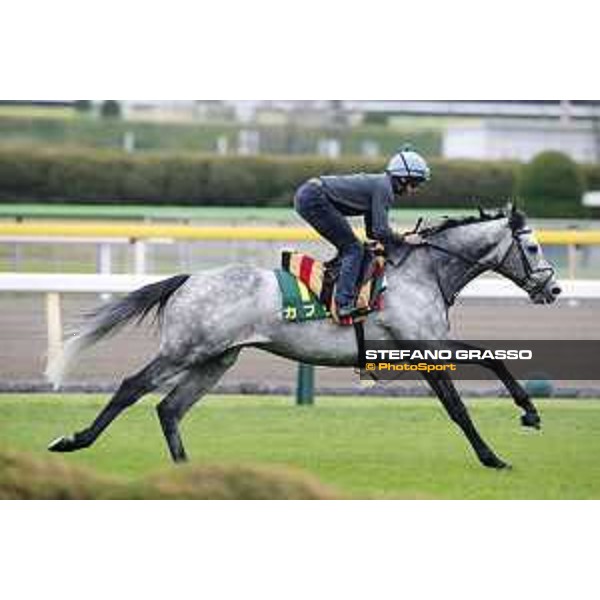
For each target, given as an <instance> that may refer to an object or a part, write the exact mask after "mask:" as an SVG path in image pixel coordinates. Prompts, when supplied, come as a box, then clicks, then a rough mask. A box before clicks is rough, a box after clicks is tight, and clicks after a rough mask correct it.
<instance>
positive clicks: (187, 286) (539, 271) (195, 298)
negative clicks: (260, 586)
mask: <svg viewBox="0 0 600 600" xmlns="http://www.w3.org/2000/svg"><path fill="white" fill-rule="evenodd" d="M422 236H423V238H424V243H423V244H422V245H419V246H416V247H414V248H413V249H412V250H411V251H410V252H409V253H408V256H406V247H405V246H401V247H398V248H390V249H388V264H387V270H386V272H387V281H388V289H387V292H386V299H385V308H384V309H383V310H382V311H381V312H378V313H373V314H371V315H370V316H369V317H368V319H367V321H366V323H365V335H366V338H367V339H370V340H391V341H393V340H447V339H448V336H449V329H450V327H449V321H448V308H449V306H451V305H452V303H453V301H454V298H455V297H456V295H457V294H458V293H459V292H460V290H461V289H462V288H463V287H464V286H465V285H466V284H467V283H468V282H469V281H471V280H472V279H474V278H475V277H477V276H478V275H480V274H482V273H483V272H485V271H489V270H492V271H496V272H498V273H500V274H502V275H504V276H506V277H508V278H509V279H511V280H512V281H514V282H515V283H516V284H517V285H518V286H519V287H521V288H522V289H524V290H525V291H526V292H528V294H529V296H530V298H531V300H532V301H533V302H534V303H536V304H541V303H551V302H553V301H554V300H555V299H556V297H557V296H558V295H559V294H560V288H559V287H558V285H557V282H556V279H555V276H554V270H553V268H552V267H551V265H550V264H549V263H548V262H547V261H546V260H545V259H544V257H543V255H542V251H541V248H540V246H539V244H538V243H537V241H536V240H535V237H534V235H533V233H532V231H531V230H530V229H528V228H527V225H526V222H525V218H524V216H523V215H522V214H521V213H520V212H518V211H515V210H514V208H510V207H509V209H507V210H505V211H500V212H498V213H495V214H493V215H491V214H486V213H484V212H483V211H482V212H481V214H480V216H479V217H467V218H464V219H447V220H445V221H444V222H442V224H441V225H439V226H438V227H435V228H430V229H427V230H423V231H422ZM403 258H404V259H403ZM400 263H402V264H400ZM154 308H156V309H157V314H158V316H159V318H160V322H161V342H160V348H159V351H158V354H157V356H156V358H154V360H152V361H151V362H150V364H148V365H147V366H146V367H144V368H143V369H142V370H141V371H140V372H139V373H137V374H136V375H133V376H132V377H128V378H126V379H125V380H124V381H123V382H122V384H121V386H120V387H119V389H118V391H117V392H116V394H115V395H114V396H113V397H112V399H111V400H110V402H109V403H108V405H107V406H106V407H105V408H104V409H103V410H102V411H101V412H100V414H99V415H98V417H97V418H96V420H95V421H94V422H93V423H92V424H91V425H90V426H89V427H88V428H86V429H84V430H82V431H80V432H78V433H76V434H74V435H73V436H70V437H61V438H59V439H58V440H56V441H54V442H53V443H52V444H51V445H50V446H49V449H50V450H51V451H54V452H72V451H75V450H80V449H82V448H87V447H89V446H91V445H92V444H93V443H94V442H95V441H96V439H97V438H98V436H99V435H100V434H101V433H102V432H103V431H104V430H105V429H106V428H107V427H108V426H109V425H110V423H111V422H112V421H113V420H114V419H115V418H116V417H117V416H118V415H119V414H120V413H121V412H122V411H123V410H124V409H125V408H127V407H129V406H131V405H132V404H134V403H135V402H136V401H137V400H139V399H140V398H141V397H142V396H144V395H145V394H148V393H149V392H152V391H154V390H157V389H159V388H163V387H165V386H168V387H169V389H170V391H169V393H168V395H167V396H166V397H165V398H164V399H163V400H162V401H161V402H160V404H158V407H157V410H158V417H159V420H160V424H161V426H162V429H163V432H164V435H165V438H166V441H167V444H168V446H169V450H170V452H171V455H172V457H173V460H175V461H183V460H185V459H186V454H185V450H184V447H183V443H182V440H181V437H180V434H179V429H178V426H179V422H180V421H181V419H182V418H183V416H184V415H185V414H186V413H187V411H188V410H189V409H190V408H191V407H192V406H193V405H194V404H195V403H196V402H197V401H198V400H199V399H200V398H201V397H202V396H203V395H204V394H206V393H207V392H208V391H209V390H210V389H211V388H212V387H213V386H214V385H215V384H216V383H217V382H218V381H219V379H220V378H221V377H222V376H223V374H224V373H225V372H226V371H227V370H228V369H229V368H230V367H231V366H232V365H233V364H234V363H235V361H236V359H237V357H238V354H239V353H240V351H241V350H242V348H244V347H248V346H252V347H256V348H261V349H263V350H266V351H268V352H271V353H273V354H277V355H280V356H283V357H287V358H290V359H293V360H296V361H302V362H305V363H311V364H315V365H327V366H334V367H352V366H356V364H357V342H356V339H355V333H354V330H353V328H351V327H340V326H339V325H336V324H334V323H333V322H331V321H329V320H325V321H312V322H306V323H287V322H284V321H283V319H282V310H281V293H280V291H279V287H278V284H277V280H276V278H275V275H274V273H273V271H272V270H268V269H259V268H254V267H251V266H245V265H231V266H227V267H222V268H218V269H213V270H209V271H204V272H201V273H198V274H196V275H192V276H188V275H179V276H177V277H172V278H170V279H167V280H165V281H162V282H159V283H155V284H152V285H149V286H146V287H144V288H141V289H139V290H137V291H135V292H133V293H131V294H129V295H128V296H126V297H125V298H123V299H119V300H115V301H113V302H110V303H109V304H107V305H105V306H103V307H101V308H100V309H99V310H98V311H97V312H96V313H94V314H93V315H91V316H90V317H89V319H88V321H87V322H86V324H85V325H84V326H83V327H82V329H81V330H80V331H79V332H78V333H77V334H76V335H75V337H73V338H71V339H70V340H69V341H68V342H67V344H66V346H65V352H64V353H63V356H62V359H60V360H58V361H56V362H55V363H54V364H50V365H49V366H48V370H47V375H48V377H49V378H50V380H51V381H52V382H53V383H54V384H55V386H57V387H58V386H59V385H60V383H61V380H62V377H63V374H64V373H65V371H66V368H67V366H68V365H69V363H70V362H71V361H72V359H73V358H74V357H76V356H77V355H78V354H79V353H80V352H81V351H82V350H83V349H85V348H87V347H89V346H91V345H92V344H95V343H96V342H98V341H99V340H100V339H102V338H104V337H106V336H107V335H108V334H110V333H113V332H115V331H116V330H118V329H119V328H120V327H122V326H123V325H124V324H126V323H127V322H130V321H132V320H135V319H138V320H141V319H142V318H144V317H145V316H146V315H147V314H148V313H149V312H151V311H152V310H153V309H154ZM456 344H460V343H459V342H456ZM476 362H477V364H480V365H481V366H483V367H485V368H488V369H491V370H492V371H494V372H495V374H496V375H497V376H498V377H499V378H500V379H501V380H502V382H503V383H504V385H505V386H506V388H507V389H508V391H509V392H510V394H511V395H512V397H513V398H514V401H515V403H516V404H517V405H518V406H519V407H521V408H522V409H523V410H524V411H525V412H524V414H523V416H522V418H521V420H522V424H523V425H524V426H527V427H534V428H539V425H540V418H539V416H538V413H537V410H536V408H535V407H534V405H533V403H532V402H531V400H530V398H529V396H528V394H527V393H526V392H525V390H524V389H523V388H522V387H521V385H519V383H518V382H517V381H515V379H514V378H513V377H512V376H511V375H510V373H509V372H508V370H507V369H506V367H505V366H504V364H503V363H502V362H501V361H493V360H483V361H476ZM424 377H425V378H426V380H427V382H428V383H429V385H430V386H431V388H432V389H433V390H434V391H435V393H436V394H437V396H438V397H439V399H440V400H441V402H442V403H443V405H444V407H445V408H446V410H447V412H448V414H449V416H450V418H451V419H452V420H453V421H454V422H455V423H456V424H457V425H458V426H459V427H460V428H461V429H462V431H463V432H464V434H465V435H466V437H467V439H468V440H469V442H470V443H471V445H472V447H473V449H474V450H475V452H476V454H477V456H478V458H479V460H480V461H481V462H482V463H483V464H484V465H485V466H487V467H492V468H503V467H506V466H507V465H506V463H505V462H503V461H502V460H501V459H500V458H498V457H497V456H496V454H495V453H494V452H493V451H492V449H491V448H490V447H489V446H488V445H487V444H486V443H485V442H484V441H483V439H482V438H481V437H480V435H479V434H478V432H477V430H476V428H475V426H474V424H473V422H472V421H471V418H470V416H469V414H468V412H467V409H466V407H465V406H464V404H463V402H462V400H461V398H460V396H459V394H458V392H457V391H456V388H455V387H454V385H453V383H452V380H451V378H450V376H449V375H448V374H447V373H445V372H443V371H439V372H435V373H429V374H425V375H424Z"/></svg>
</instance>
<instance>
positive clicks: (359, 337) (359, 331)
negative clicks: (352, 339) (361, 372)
mask: <svg viewBox="0 0 600 600" xmlns="http://www.w3.org/2000/svg"><path fill="white" fill-rule="evenodd" d="M353 325H354V333H355V334H356V346H357V348H358V356H357V360H356V366H357V367H358V368H359V369H364V367H365V365H364V361H363V360H362V358H363V357H364V356H365V327H364V321H362V320H359V321H356V320H355V321H354V322H353Z"/></svg>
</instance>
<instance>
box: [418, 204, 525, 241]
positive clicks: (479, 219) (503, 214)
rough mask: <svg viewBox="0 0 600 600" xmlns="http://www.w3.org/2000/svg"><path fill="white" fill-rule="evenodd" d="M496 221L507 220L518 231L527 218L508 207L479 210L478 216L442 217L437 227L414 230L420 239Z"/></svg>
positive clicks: (518, 211)
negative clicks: (458, 228) (490, 210)
mask: <svg viewBox="0 0 600 600" xmlns="http://www.w3.org/2000/svg"><path fill="white" fill-rule="evenodd" d="M498 219H508V223H509V225H510V228H511V229H512V230H513V231H519V230H520V229H523V228H524V227H525V224H526V220H527V217H526V215H525V213H523V212H522V211H520V210H517V209H515V208H513V207H512V206H509V207H508V208H506V209H497V210H495V211H493V212H487V211H486V210H484V209H482V208H480V209H479V216H473V215H471V216H465V217H444V218H443V220H442V222H441V223H439V224H437V225H432V226H429V227H422V228H419V226H418V225H417V227H416V228H415V230H417V229H418V233H419V234H420V235H421V236H422V237H430V236H432V235H436V234H438V233H441V232H442V231H446V230H448V229H454V228H455V227H462V226H464V225H472V224H475V223H484V222H486V221H495V220H498Z"/></svg>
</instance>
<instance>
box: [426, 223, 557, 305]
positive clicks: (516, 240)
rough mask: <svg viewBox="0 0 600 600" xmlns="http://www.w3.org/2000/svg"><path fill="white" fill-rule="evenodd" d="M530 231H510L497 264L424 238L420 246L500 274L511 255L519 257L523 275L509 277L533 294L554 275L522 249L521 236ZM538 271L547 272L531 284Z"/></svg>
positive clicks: (551, 270)
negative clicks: (508, 238)
mask: <svg viewBox="0 0 600 600" xmlns="http://www.w3.org/2000/svg"><path fill="white" fill-rule="evenodd" d="M531 233H532V230H531V229H529V228H524V229H518V230H513V232H512V241H511V243H510V245H509V246H508V248H507V250H506V252H505V253H504V256H503V257H502V259H501V260H500V262H498V264H496V265H494V264H489V263H485V262H483V261H480V260H477V259H472V258H470V257H468V256H465V255H464V254H462V253H460V252H457V251H456V250H452V249H450V248H446V247H445V246H441V245H439V244H436V243H434V242H432V241H431V240H429V239H427V238H424V239H423V242H422V244H421V245H422V246H425V247H427V248H431V249H432V250H437V251H439V252H443V253H444V254H447V255H449V256H452V257H454V258H458V259H459V260H461V261H462V262H464V263H466V264H468V265H469V266H471V267H477V268H478V269H480V270H481V271H482V272H483V271H487V270H491V271H494V272H496V273H500V274H502V267H503V266H504V265H505V264H506V263H507V262H508V261H509V260H511V259H513V257H517V258H518V259H519V264H520V266H521V267H522V269H523V272H524V276H523V277H518V276H516V275H513V276H512V277H511V279H512V280H513V281H514V282H515V283H516V284H517V285H518V286H519V287H521V288H522V289H524V290H525V291H526V292H527V293H528V294H529V295H531V296H533V295H535V294H537V293H540V292H542V291H543V290H544V288H545V287H546V286H547V285H548V282H549V281H550V280H551V279H552V278H553V277H554V269H553V268H552V266H550V265H548V266H547V267H536V268H534V267H533V266H532V265H531V262H530V261H529V258H528V257H527V253H526V252H525V250H524V249H523V244H522V242H521V239H520V238H521V236H523V235H529V234H531ZM538 273H547V275H546V277H545V278H543V279H541V280H540V281H539V283H536V284H535V285H531V283H532V282H534V281H535V279H534V276H535V275H536V274H538Z"/></svg>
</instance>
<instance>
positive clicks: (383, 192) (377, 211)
mask: <svg viewBox="0 0 600 600" xmlns="http://www.w3.org/2000/svg"><path fill="white" fill-rule="evenodd" d="M319 179H320V180H321V182H322V184H323V189H324V191H325V194H326V196H327V198H328V199H329V201H330V202H331V203H332V204H333V205H334V206H335V207H336V208H337V209H338V210H339V211H340V212H341V213H342V214H343V215H346V216H349V217H355V216H361V215H362V216H364V218H365V227H366V230H367V236H368V237H369V238H370V239H373V240H379V241H382V242H386V241H389V240H391V239H393V238H394V237H396V234H395V233H394V231H393V229H392V228H391V227H390V223H389V209H390V207H391V206H392V204H393V202H394V199H395V195H394V190H393V188H392V182H391V179H390V177H389V175H387V173H380V174H372V175H369V174H365V173H361V174H359V175H325V176H323V177H320V178H319Z"/></svg>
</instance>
